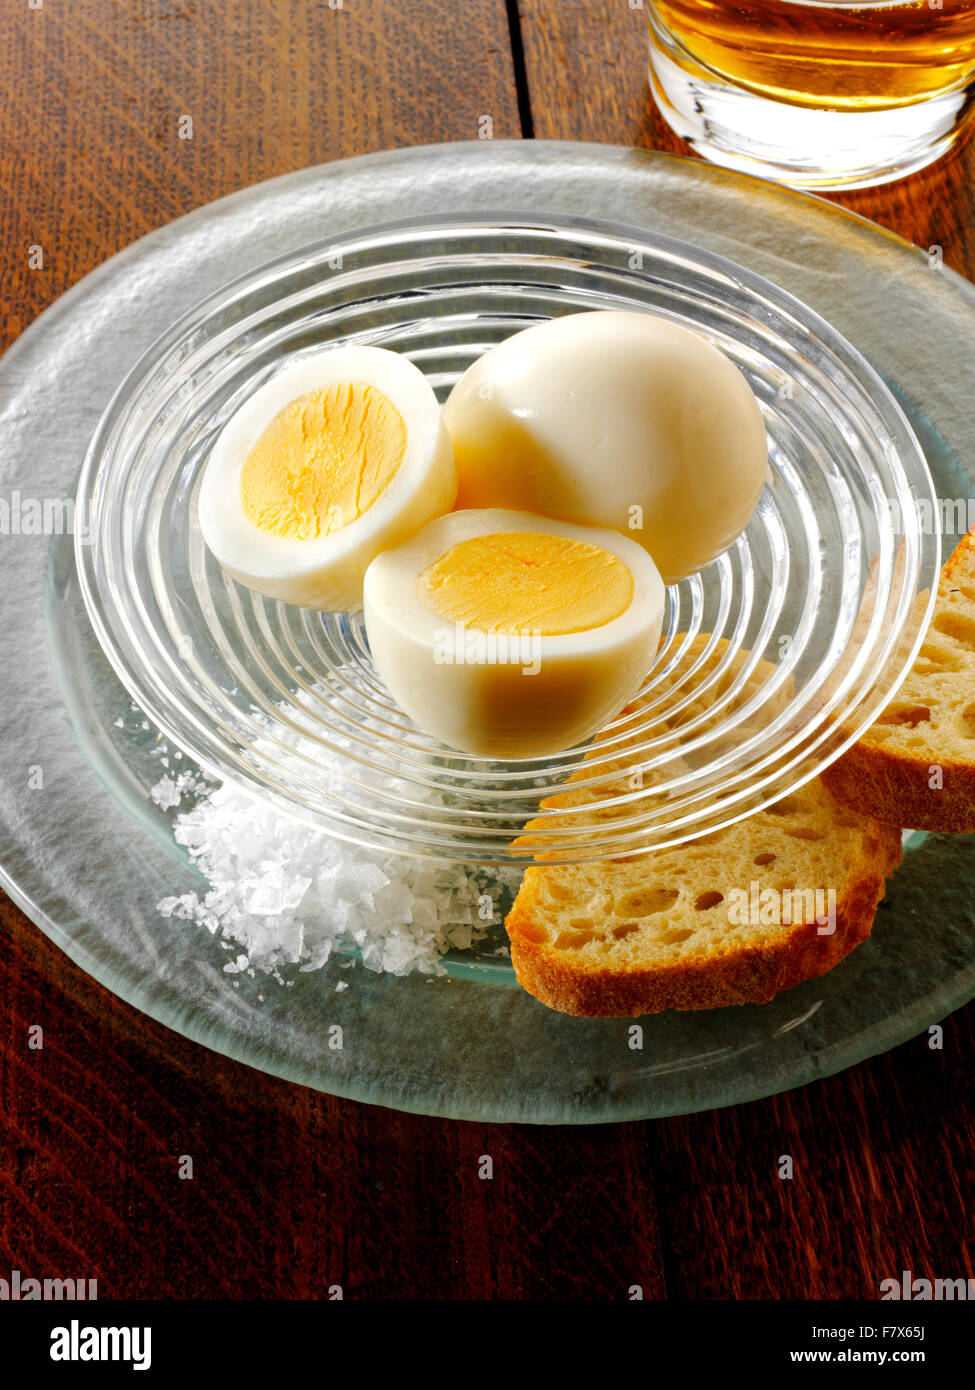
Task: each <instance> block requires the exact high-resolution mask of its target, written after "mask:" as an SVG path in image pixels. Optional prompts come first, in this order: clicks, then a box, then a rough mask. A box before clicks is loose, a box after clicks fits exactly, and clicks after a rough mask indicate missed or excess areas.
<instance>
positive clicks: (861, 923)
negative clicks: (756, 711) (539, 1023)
mask: <svg viewBox="0 0 975 1390" xmlns="http://www.w3.org/2000/svg"><path fill="white" fill-rule="evenodd" d="M709 646H710V648H711V650H710V654H708V655H704V656H703V660H702V659H701V658H702V655H703V654H704V653H706V652H707V649H708V647H709ZM726 657H727V643H723V642H722V643H718V644H717V645H715V644H713V643H711V642H710V639H709V637H708V636H707V635H706V634H705V635H702V636H700V637H698V638H697V639H695V640H694V641H693V642H691V643H689V644H688V645H687V649H686V652H685V655H684V658H683V659H682V661H681V662H680V663H678V665H677V667H676V669H675V671H674V673H673V676H672V680H673V681H674V682H675V684H676V686H677V687H680V686H681V685H682V683H683V682H684V680H685V678H686V677H687V675H688V673H689V672H693V677H692V678H693V680H694V682H695V691H696V690H697V687H700V694H697V693H695V698H694V699H693V700H692V701H691V702H690V704H688V705H685V706H684V707H683V708H682V709H681V711H680V715H679V717H676V718H669V717H668V716H667V714H666V713H664V714H663V715H662V716H661V725H662V727H663V728H664V729H667V730H675V729H678V728H679V727H680V726H681V724H682V723H683V722H684V721H686V720H688V719H692V718H696V719H699V718H700V717H701V715H702V713H705V712H706V711H709V710H710V709H714V708H717V707H720V705H721V701H722V696H723V695H724V693H725V692H727V691H729V690H731V689H732V688H733V682H734V679H735V677H736V676H737V675H738V674H739V673H740V671H741V669H742V667H743V665H744V663H745V662H746V661H747V660H748V653H747V652H738V653H735V654H734V655H733V656H732V657H731V658H730V660H726ZM773 672H774V667H771V666H770V665H769V664H768V663H766V662H759V663H758V664H757V666H756V667H755V669H754V670H753V672H752V674H751V676H750V677H749V679H748V680H747V682H746V683H745V685H744V687H743V688H742V689H741V690H740V692H739V693H738V694H737V695H736V696H735V697H734V703H733V704H732V706H731V709H732V710H734V709H735V708H736V706H737V707H740V708H742V709H744V707H745V704H746V702H747V701H748V700H749V698H750V696H751V694H752V693H753V692H754V691H755V690H756V689H757V688H758V686H759V685H760V684H761V683H762V682H764V681H766V680H767V679H768V677H769V675H770V674H771V673H773ZM712 676H714V677H716V679H713V680H712V679H711V677H712ZM786 694H787V692H780V693H779V695H778V696H777V697H776V699H778V700H781V699H784V698H786ZM725 712H726V713H727V709H726V710H725ZM718 717H720V716H718ZM624 725H625V721H624ZM636 727H637V728H639V727H640V726H639V723H637V725H636ZM697 727H698V728H699V727H700V725H698V726H697ZM634 736H635V737H638V735H636V734H635V735H634ZM629 771H630V768H629V765H628V762H627V754H626V749H625V747H624V748H622V749H620V750H619V752H618V753H617V755H616V756H615V757H614V758H613V759H611V760H608V761H607V760H606V759H605V757H602V758H599V759H598V760H597V759H596V758H590V759H588V760H587V762H586V763H585V764H583V766H582V767H581V768H580V769H579V771H578V772H577V773H576V774H575V776H574V777H573V778H571V779H570V781H569V783H568V784H567V785H566V787H565V789H564V790H563V791H562V792H559V793H557V794H556V795H554V796H552V797H549V798H547V800H546V801H545V802H544V803H543V806H544V807H545V808H546V809H547V810H548V811H549V812H550V814H549V815H548V816H545V817H540V818H539V819H537V820H534V821H531V822H529V824H528V825H527V826H526V827H525V833H524V835H522V836H521V837H520V838H519V840H518V841H516V843H517V844H518V845H520V846H528V845H531V846H533V847H534V848H535V853H536V863H535V865H534V866H532V867H531V868H529V869H528V870H527V871H526V873H525V878H524V881H523V883H522V886H521V889H520V891H519V893H518V896H517V898H516V899H515V902H514V905H513V907H512V909H511V912H510V913H509V915H508V918H507V922H506V926H507V929H508V935H509V938H510V941H511V959H512V964H513V965H514V968H515V973H516V975H517V977H518V980H519V982H520V983H521V984H522V985H523V986H524V988H525V989H527V990H528V992H529V993H530V994H533V995H535V997H536V998H537V999H540V1000H541V1002H542V1003H543V1004H547V1005H548V1006H549V1007H550V1008H553V1009H558V1010H560V1011H562V1012H563V1013H570V1014H581V1015H586V1016H590V1017H600V1016H603V1017H619V1016H627V1015H637V1014H648V1013H657V1012H659V1011H660V1010H662V1009H710V1008H718V1007H722V1006H724V1005H727V1004H743V1003H748V1002H755V1003H764V1002H765V1001H767V1000H769V999H771V998H772V997H773V995H775V994H777V993H778V992H779V991H780V990H783V989H788V988H789V987H790V986H791V985H795V984H798V983H799V982H800V981H801V980H807V979H811V978H813V977H815V976H818V975H822V974H824V973H825V972H826V971H827V970H830V969H832V967H833V966H834V965H836V964H837V962H838V961H840V960H842V958H843V957H844V956H845V955H847V954H848V953H849V952H850V951H852V950H853V948H854V946H856V945H857V944H858V942H860V941H862V940H864V938H865V937H867V936H869V934H870V929H871V926H872V923H873V919H874V914H875V912H876V908H877V903H878V902H879V901H880V899H881V898H882V897H883V895H884V886H885V878H886V876H887V875H888V874H890V873H892V872H893V870H894V868H895V867H896V865H897V864H898V863H899V862H900V857H901V837H900V833H899V831H897V830H894V829H892V828H891V827H890V826H884V825H881V824H880V823H879V822H877V821H876V820H874V819H872V818H870V817H868V816H864V815H862V814H860V813H858V812H857V811H855V810H852V809H850V808H848V807H844V806H842V805H840V804H839V803H838V802H837V801H836V800H835V799H834V798H833V797H832V796H830V794H829V793H828V792H827V791H826V789H825V788H824V787H823V785H822V783H821V781H820V780H819V779H815V780H813V781H812V782H809V783H807V784H806V785H805V786H804V787H801V788H800V789H799V790H798V791H796V792H794V793H792V794H791V795H790V796H788V797H786V798H785V799H784V800H783V801H780V802H779V803H778V804H777V805H776V806H772V807H769V808H766V809H765V810H763V811H759V812H757V813H756V814H754V815H752V816H750V817H748V819H747V820H743V821H739V822H738V823H737V824H735V825H732V826H729V827H727V828H725V829H721V830H717V831H714V832H712V833H711V834H709V835H705V836H703V837H702V838H699V839H697V840H692V841H689V842H688V843H686V844H683V845H679V846H678V847H676V848H675V849H669V850H656V851H652V852H650V853H649V854H646V855H643V856H641V857H639V858H628V859H606V860H601V861H598V862H589V863H569V864H564V863H563V864H556V863H552V862H546V860H547V858H548V857H551V858H553V859H554V857H555V856H554V854H551V851H550V850H548V849H547V847H546V846H547V842H548V836H549V835H550V834H551V833H552V831H553V830H555V831H557V830H558V829H559V828H560V827H561V826H563V825H565V824H567V823H574V824H576V825H578V824H579V821H580V820H582V821H583V822H589V821H591V823H592V826H593V840H594V843H596V844H598V839H599V834H600V829H601V827H605V825H606V822H605V819H604V814H605V813H604V812H601V811H600V809H599V802H600V800H601V799H603V798H605V797H606V795H607V793H610V794H611V793H612V792H613V790H614V788H615V789H616V790H621V789H622V788H623V787H625V785H626V782H625V780H624V779H625V778H626V777H627V774H628V772H629ZM594 774H595V775H596V776H598V777H599V779H600V782H599V785H597V786H596V787H590V786H587V785H585V782H586V781H587V780H588V779H590V778H591V777H592V776H593V775H594ZM653 781H654V778H653V777H652V776H651V777H650V778H649V785H648V794H649V795H650V796H652V795H653V792H652V785H653ZM574 782H575V783H583V785H573V783H574ZM593 802H595V803H597V804H596V805H595V806H593V808H592V810H590V809H589V807H590V805H592V803H593ZM817 889H818V890H820V893H821V894H823V893H825V892H827V891H828V890H832V892H833V894H834V895H835V896H834V898H833V899H832V906H833V913H832V914H830V913H829V904H830V899H828V898H825V897H823V896H820V898H819V900H818V902H817V898H816V890H817ZM796 891H798V893H799V894H800V895H801V896H800V897H799V898H798V899H797V900H791V899H787V898H786V897H785V894H786V893H787V892H788V893H789V894H790V895H791V894H793V893H795V892H796ZM763 893H765V894H766V898H765V899H764V901H765V902H766V903H767V904H768V907H769V915H775V914H773V913H772V911H771V909H773V908H774V907H775V906H776V905H777V906H778V908H779V909H780V910H779V912H778V914H777V916H778V920H775V921H762V920H761V916H762V913H761V910H760V911H759V913H758V916H759V920H758V921H753V920H751V918H752V916H753V915H754V914H753V908H754V907H755V906H756V905H758V906H759V908H761V903H762V902H763V898H762V894H763ZM743 895H745V898H746V899H747V905H746V904H744V903H743ZM743 906H746V910H745V911H744V912H742V911H741V910H740V909H741V908H742V907H743ZM824 908H825V909H826V912H825V914H824V911H823V909H824ZM817 915H819V916H823V915H827V916H832V918H833V922H830V921H826V922H824V923H820V922H819V921H817V920H816V919H817ZM732 917H738V918H741V917H744V918H745V919H746V920H732ZM834 923H835V930H832V931H829V930H821V929H820V928H821V926H823V927H826V928H828V927H830V926H831V925H833V924H834Z"/></svg>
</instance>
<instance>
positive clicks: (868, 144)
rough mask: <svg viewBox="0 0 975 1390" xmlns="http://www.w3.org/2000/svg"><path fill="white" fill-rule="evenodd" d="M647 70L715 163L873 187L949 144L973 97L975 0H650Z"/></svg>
mask: <svg viewBox="0 0 975 1390" xmlns="http://www.w3.org/2000/svg"><path fill="white" fill-rule="evenodd" d="M647 9H648V11H649V19H650V82H651V86H652V87H653V92H654V96H655V98H656V101H657V105H658V106H659V107H660V110H661V112H662V113H663V116H664V118H665V119H666V121H667V122H668V124H669V125H670V126H671V127H672V129H673V130H675V131H676V132H677V134H678V135H681V136H683V137H684V139H685V140H688V141H689V142H690V144H691V145H692V146H693V147H694V149H695V150H697V151H698V152H699V153H700V154H702V155H705V156H706V157H707V158H708V159H711V160H714V161H715V162H716V163H718V164H724V165H727V166H728V167H730V168H732V169H740V170H743V171H744V172H745V173H750V174H758V175H760V176H762V177H765V178H772V179H778V180H780V181H781V182H783V183H789V184H795V185H798V186H799V187H802V188H822V189H826V188H863V187H867V186H868V185H871V184H877V183H886V182H887V181H888V180H890V179H897V178H902V177H903V176H904V175H905V174H909V173H912V172H913V171H914V170H916V169H920V168H923V166H924V165H925V164H929V163H930V162H931V161H932V160H933V159H937V158H938V157H939V155H942V154H944V153H945V151H946V150H948V149H950V148H951V146H952V145H953V144H954V143H955V142H956V141H957V140H958V138H959V136H960V134H961V133H962V131H963V130H964V129H965V128H966V125H967V117H968V116H969V115H970V113H971V112H972V110H973V108H975V0H648V4H647Z"/></svg>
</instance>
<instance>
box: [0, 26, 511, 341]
mask: <svg viewBox="0 0 975 1390" xmlns="http://www.w3.org/2000/svg"><path fill="white" fill-rule="evenodd" d="M3 26H4V33H3V42H2V43H0V130H2V131H3V140H2V142H0V221H2V225H3V228H4V247H3V256H4V275H3V282H2V291H0V293H2V302H3V307H4V321H3V326H2V337H0V348H4V347H7V346H8V345H9V344H10V343H11V342H12V341H13V339H14V338H15V337H16V336H17V334H18V333H19V332H21V331H22V330H23V329H24V328H25V327H26V326H27V324H28V323H29V322H30V321H31V319H33V318H35V317H36V315H37V314H38V313H39V312H40V310H41V309H42V308H43V307H44V306H45V305H46V304H48V303H50V301H51V300H52V299H54V298H56V297H57V296H58V295H59V294H61V293H62V292H63V291H64V290H65V289H67V288H68V286H69V285H71V284H73V283H74V282H75V281H76V280H78V279H80V278H81V276H82V275H85V274H87V272H88V271H89V270H92V269H93V268H94V267H95V266H96V265H98V264H100V263H101V262H102V261H104V260H106V259H107V258H108V257H109V256H110V255H112V254H113V253H114V252H115V251H118V250H120V249H121V248H122V247H123V246H127V245H128V244H129V243H130V242H132V241H135V240H136V239H137V238H138V237H140V236H143V235H144V234H145V233H146V232H148V231H151V230H152V229H153V228H155V227H159V226H162V225H164V224H165V223H167V222H171V221H172V220H173V219H174V218H176V217H179V216H181V215H182V214H183V213H185V212H189V211H190V210H191V209H192V208H196V207H199V206H201V205H202V204H203V203H207V202H210V201H211V200H212V199H214V198H219V197H221V196H223V195H224V194H225V193H231V192H233V191H234V190H235V189H238V188H245V187H247V186H248V185H250V184H253V183H258V182H260V181H261V180H262V179H269V178H273V177H274V176H275V175H277V174H283V173H286V172H288V171H289V170H292V169H301V168H304V167H306V166H308V165H313V164H320V163H323V162H325V161H326V160H331V159H338V158H341V157H342V156H344V155H352V154H365V153H368V152H369V151H371V150H378V149H394V148H397V147H399V146H405V145H417V144H426V143H433V142H437V141H442V140H474V139H477V138H478V121H479V118H480V117H481V116H482V115H485V114H488V115H490V116H491V118H492V121H493V128H494V135H495V137H496V138H498V139H500V138H502V137H506V136H517V135H519V134H520V124H519V120H518V102H517V97H516V93H515V86H514V77H513V70H512V62H511V48H510V43H509V33H508V22H507V17H506V11H505V6H504V0H467V3H465V5H464V6H463V22H462V23H458V22H457V20H456V16H455V15H454V14H453V12H452V7H451V6H449V5H443V4H439V3H437V2H436V0H420V3H403V0H343V3H342V8H341V9H332V8H330V6H329V4H328V3H327V0H302V3H294V2H293V0H260V3H257V0H250V3H242V4H222V5H219V6H216V7H215V6H213V5H210V4H204V3H202V0H164V2H163V3H159V2H158V0H73V3H71V4H70V5H66V4H60V3H55V0H47V3H46V4H45V5H44V7H43V8H42V9H40V10H32V9H29V8H28V5H27V0H23V3H20V0H18V3H17V4H16V5H13V4H11V5H10V6H9V7H8V8H7V9H5V12H4V16H3ZM187 116H188V117H190V118H191V119H192V138H191V139H182V138H180V130H181V128H182V130H183V132H184V134H185V133H187V131H188V130H189V127H187V126H186V125H185V123H184V125H183V126H182V127H181V125H180V122H181V118H184V117H187ZM32 245H40V246H41V247H43V250H44V272H43V274H38V273H36V272H32V271H31V270H30V269H29V268H28V248H29V247H30V246H32Z"/></svg>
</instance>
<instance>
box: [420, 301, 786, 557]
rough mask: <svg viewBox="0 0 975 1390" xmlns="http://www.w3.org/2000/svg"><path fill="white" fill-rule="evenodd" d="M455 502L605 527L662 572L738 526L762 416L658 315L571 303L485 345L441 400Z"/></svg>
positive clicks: (728, 539) (710, 551)
mask: <svg viewBox="0 0 975 1390" xmlns="http://www.w3.org/2000/svg"><path fill="white" fill-rule="evenodd" d="M444 419H445V420H446V423H447V429H448V430H449V432H450V436H451V438H452V440H453V444H454V453H455V458H456V461H457V470H458V477H459V481H460V491H459V493H458V498H457V505H458V507H465V508H466V507H473V508H477V507H514V508H518V509H520V510H524V511H530V512H541V513H543V514H545V515H546V516H555V517H561V518H563V519H565V520H567V521H574V522H577V523H579V524H580V525H587V526H609V527H612V528H613V529H614V530H616V531H620V532H623V533H625V534H626V535H628V536H630V537H631V538H632V539H633V540H634V541H637V542H638V543H639V544H640V545H642V546H643V547H644V548H645V549H646V550H648V551H649V552H650V554H651V555H652V556H653V558H654V560H655V561H656V564H657V566H658V568H659V569H660V572H661V574H662V575H663V577H664V580H665V581H666V582H667V583H670V582H672V581H673V580H676V579H680V578H682V577H683V576H684V575H687V574H691V573H692V572H693V571H695V570H698V569H701V568H702V567H703V566H704V565H706V564H708V563H709V562H710V561H711V560H713V559H714V558H715V557H716V556H717V555H719V554H720V553H721V551H722V550H724V549H725V548H726V547H727V546H729V545H730V544H731V543H732V541H734V540H735V539H736V537H737V536H738V535H739V534H740V533H741V531H742V530H743V529H744V527H745V526H746V524H747V523H748V520H749V518H750V516H751V515H752V512H753V511H754V510H755V507H756V506H757V504H758V500H759V498H760V496H761V493H762V488H763V486H764V483H765V477H766V469H767V445H766V439H765V426H764V424H763V421H762V415H761V412H760V410H759V407H758V403H757V401H756V399H755V396H754V394H753V392H752V390H751V388H750V387H749V385H748V383H747V381H746V380H745V378H744V377H743V376H742V374H741V372H739V370H738V368H737V367H736V366H735V365H734V364H733V363H732V362H731V361H730V360H729V358H727V357H726V356H725V355H724V353H722V352H721V351H720V350H719V349H718V348H716V347H713V346H712V345H711V344H710V343H709V342H707V341H706V340H705V339H704V338H702V337H700V336H699V335H698V334H697V333H693V332H691V331H690V330H688V329H686V328H682V327H680V326H679V325H678V324H675V323H671V322H670V321H669V320H667V319H662V318H658V317H656V316H655V315H653V314H644V313H632V312H628V311H622V310H621V311H617V310H599V311H595V312H592V313H584V314H569V315H567V316H566V317H564V318H558V319H551V320H548V321H546V322H545V323H539V324H535V325H534V326H533V327H531V328H527V329H525V330H524V331H523V332H521V333H516V334H514V336H513V337H511V338H507V339H506V340H505V341H504V342H502V343H500V344H498V346H497V347H495V348H492V349H490V350H489V351H488V352H486V353H485V354H484V356H483V357H481V358H480V359H479V360H478V361H477V362H475V363H474V364H473V365H472V366H471V367H469V368H468V370H467V371H466V372H465V373H464V375H463V376H462V377H461V379H460V380H459V381H458V382H457V384H456V385H455V387H454V389H453V391H452V392H451V393H450V396H449V397H448V399H447V402H446V405H445V406H444Z"/></svg>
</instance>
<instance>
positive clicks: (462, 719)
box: [363, 508, 664, 759]
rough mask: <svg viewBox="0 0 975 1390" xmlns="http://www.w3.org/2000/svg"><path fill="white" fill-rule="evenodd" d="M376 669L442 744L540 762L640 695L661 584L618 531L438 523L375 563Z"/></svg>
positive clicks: (475, 519) (470, 520)
mask: <svg viewBox="0 0 975 1390" xmlns="http://www.w3.org/2000/svg"><path fill="white" fill-rule="evenodd" d="M363 606H364V609H365V622H366V632H367V635H368V638H369V647H370V650H371V652H372V657H373V660H374V662H375V664H376V667H377V669H378V671H379V674H380V675H381V676H382V678H383V680H384V681H385V682H386V685H387V686H388V688H389V690H390V691H391V693H392V695H393V696H394V698H395V699H396V700H397V702H398V703H399V705H400V706H401V707H402V708H403V710H405V712H406V713H407V714H408V715H409V716H410V718H411V719H413V720H414V722H415V723H416V724H418V725H419V727H420V728H421V729H423V730H425V731H426V732H427V733H429V734H432V735H433V736H434V737H435V738H438V739H440V741H441V742H442V743H445V744H447V745H448V746H449V747H451V748H457V749H461V750H462V751H464V752H467V753H474V754H479V755H481V756H484V757H489V758H497V759H510V758H538V757H544V756H546V755H548V754H551V753H557V752H560V751H562V750H563V749H566V748H571V747H573V746H575V745H576V744H578V743H582V742H584V741H585V740H586V739H588V738H590V737H591V736H592V735H593V734H594V733H595V732H596V731H597V730H598V729H599V728H600V727H601V726H602V725H604V724H605V723H606V722H607V720H608V719H610V718H612V716H613V715H615V714H617V713H618V712H619V710H620V709H621V708H622V706H623V705H625V704H626V703H627V701H628V700H630V699H632V697H633V696H634V695H635V694H636V693H637V691H638V690H639V689H640V686H641V685H642V684H643V680H644V677H645V676H646V674H647V672H648V671H649V669H650V666H651V664H652V662H653V659H654V656H655V654H656V651H657V643H658V640H659V637H660V628H661V624H662V621H663V609H664V586H663V581H662V580H661V578H660V575H659V573H658V572H657V567H656V565H655V564H654V562H653V561H652V560H651V558H650V556H649V555H648V554H647V552H646V551H645V550H644V549H643V548H642V547H641V546H639V545H637V544H636V543H635V542H634V541H631V540H629V539H628V538H627V537H626V536H621V535H620V534H619V533H618V532H615V531H609V530H600V529H593V528H591V527H584V526H574V525H572V524H571V523H569V522H562V521H557V520H553V519H551V518H546V517H541V516H535V515H531V514H529V513H526V512H514V511H503V510H500V509H494V508H491V509H487V510H483V511H457V512H452V513H450V514H449V515H447V516H441V517H438V518H437V519H436V520H434V521H431V522H430V523H429V524H428V525H426V526H424V527H423V529H422V530H420V531H418V532H417V533H416V534H415V535H414V536H412V537H411V538H410V539H409V540H408V541H405V542H404V543H403V544H402V545H399V546H397V547H396V548H395V549H392V550H387V551H385V552H384V553H383V554H381V555H379V556H377V557H376V559H375V560H373V562H372V564H371V565H370V566H369V568H368V570H367V571H366V578H365V586H364V604H363Z"/></svg>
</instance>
